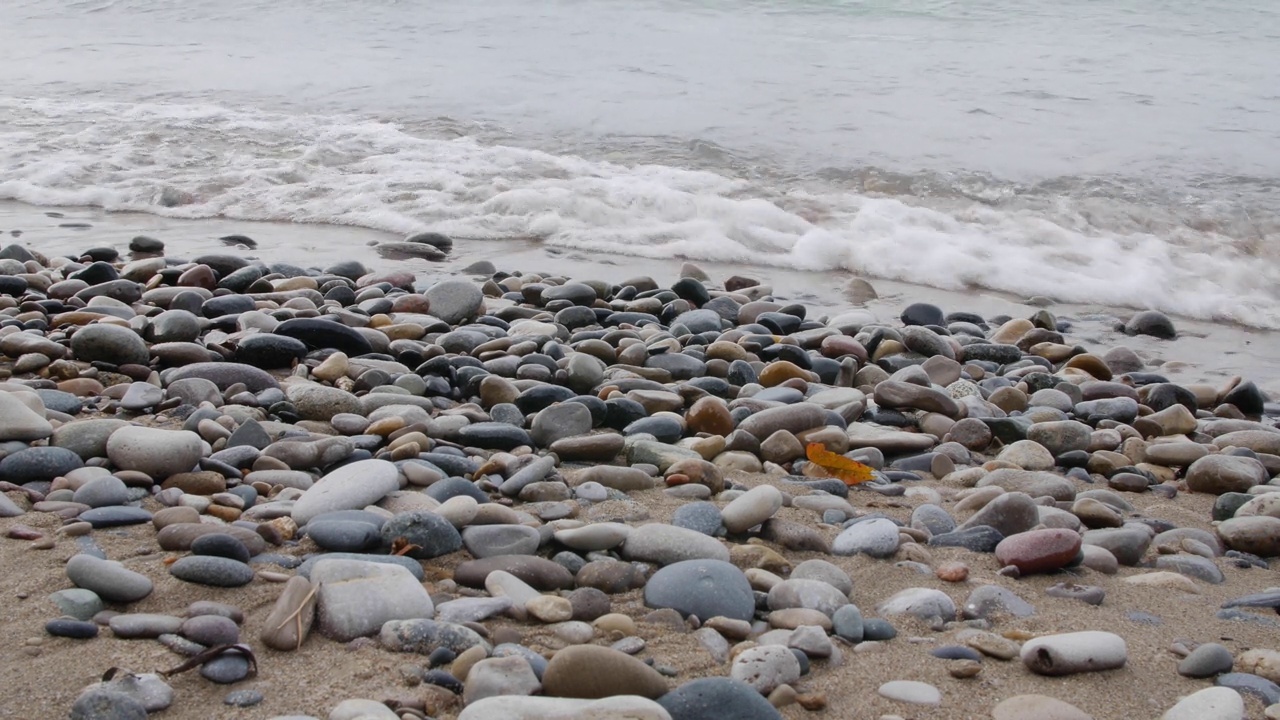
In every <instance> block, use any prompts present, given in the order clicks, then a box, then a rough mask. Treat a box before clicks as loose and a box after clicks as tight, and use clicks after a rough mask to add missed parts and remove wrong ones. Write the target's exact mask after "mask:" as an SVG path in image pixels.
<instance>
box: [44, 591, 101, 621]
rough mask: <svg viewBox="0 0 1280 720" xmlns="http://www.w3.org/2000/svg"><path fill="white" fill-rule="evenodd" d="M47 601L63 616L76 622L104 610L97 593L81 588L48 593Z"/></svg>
mask: <svg viewBox="0 0 1280 720" xmlns="http://www.w3.org/2000/svg"><path fill="white" fill-rule="evenodd" d="M49 600H50V601H51V602H52V603H53V604H54V605H56V606H57V608H58V611H59V612H61V613H62V614H63V615H66V616H67V617H72V618H75V619H76V620H89V619H91V618H92V617H93V616H94V615H97V614H98V613H100V612H102V611H103V609H104V608H105V605H104V604H103V602H102V598H100V597H98V594H97V593H95V592H93V591H92V590H85V589H83V588H68V589H66V590H59V591H57V592H55V593H50V595H49Z"/></svg>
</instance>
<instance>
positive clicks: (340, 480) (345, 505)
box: [291, 460, 456, 549]
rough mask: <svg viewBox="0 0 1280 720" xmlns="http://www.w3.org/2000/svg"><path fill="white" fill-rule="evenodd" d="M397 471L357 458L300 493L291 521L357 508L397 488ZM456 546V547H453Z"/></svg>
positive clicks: (384, 463) (380, 462) (388, 465)
mask: <svg viewBox="0 0 1280 720" xmlns="http://www.w3.org/2000/svg"><path fill="white" fill-rule="evenodd" d="M399 475H400V473H399V471H398V470H396V466H395V465H393V464H391V463H389V462H387V461H386V460H360V461H357V462H354V463H351V464H349V465H343V466H342V467H340V468H338V469H337V470H334V471H333V472H330V473H329V474H327V475H325V476H324V477H322V478H321V479H320V480H319V482H317V483H316V484H314V485H312V486H311V487H310V488H309V489H308V490H306V491H305V492H303V493H302V497H300V498H298V500H297V502H296V503H294V505H293V511H292V512H291V516H292V517H293V520H294V522H296V523H298V524H299V525H305V524H306V523H307V522H308V521H309V520H311V519H312V518H314V517H316V516H317V515H322V514H324V513H327V512H333V511H335V510H359V509H361V508H364V507H365V506H366V505H372V504H374V503H376V502H378V501H379V500H381V499H382V498H384V497H386V496H387V495H389V494H391V493H393V492H395V491H396V490H398V489H399V488H400V483H399V480H398V477H399ZM455 549H456V548H455Z"/></svg>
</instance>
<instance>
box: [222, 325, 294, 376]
mask: <svg viewBox="0 0 1280 720" xmlns="http://www.w3.org/2000/svg"><path fill="white" fill-rule="evenodd" d="M306 356H307V346H306V344H305V343H303V342H302V341H301V340H299V339H297V338H292V337H288V336H285V335H275V334H271V333H257V334H254V335H250V336H248V337H246V338H243V339H241V340H240V342H239V343H238V344H237V345H236V351H235V354H234V355H233V356H232V358H233V359H234V360H235V361H236V362H238V363H244V364H245V365H252V366H254V367H256V368H262V369H263V370H274V369H277V368H288V367H292V366H293V364H294V363H296V362H297V361H298V360H301V359H302V358H304V357H306Z"/></svg>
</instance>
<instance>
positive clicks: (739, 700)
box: [658, 677, 782, 720]
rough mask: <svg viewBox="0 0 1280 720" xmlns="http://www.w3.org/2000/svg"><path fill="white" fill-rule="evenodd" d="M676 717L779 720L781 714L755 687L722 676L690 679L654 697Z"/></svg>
mask: <svg viewBox="0 0 1280 720" xmlns="http://www.w3.org/2000/svg"><path fill="white" fill-rule="evenodd" d="M658 704H659V705H661V706H662V707H663V708H665V709H666V710H667V712H669V713H670V714H671V717H672V718H680V720H721V719H722V718H734V720H781V719H782V714H781V713H779V712H778V710H777V709H776V708H774V707H773V706H772V705H770V704H769V701H768V700H766V699H765V698H764V696H763V695H761V694H760V693H759V692H758V691H757V690H756V689H755V688H753V687H751V686H750V685H748V684H746V683H744V682H741V681H739V680H734V679H731V678H726V677H706V678H699V679H697V680H691V681H689V682H687V683H685V684H683V685H681V686H680V687H678V688H676V689H675V690H672V691H671V692H669V693H667V694H666V695H663V696H662V697H660V698H658Z"/></svg>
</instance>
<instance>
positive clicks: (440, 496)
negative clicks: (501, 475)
mask: <svg viewBox="0 0 1280 720" xmlns="http://www.w3.org/2000/svg"><path fill="white" fill-rule="evenodd" d="M423 494H425V495H427V496H428V497H432V498H435V499H436V500H439V501H440V502H444V501H446V500H448V499H449V498H452V497H457V496H459V495H467V496H469V497H472V498H475V500H476V502H478V503H487V502H489V496H488V495H487V494H485V492H484V491H483V490H481V489H480V488H478V487H476V485H475V483H473V482H471V481H470V480H467V479H466V478H460V477H447V478H445V479H443V480H441V481H439V482H435V483H432V484H431V485H430V487H428V488H427V489H426V490H424V491H423Z"/></svg>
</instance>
